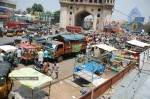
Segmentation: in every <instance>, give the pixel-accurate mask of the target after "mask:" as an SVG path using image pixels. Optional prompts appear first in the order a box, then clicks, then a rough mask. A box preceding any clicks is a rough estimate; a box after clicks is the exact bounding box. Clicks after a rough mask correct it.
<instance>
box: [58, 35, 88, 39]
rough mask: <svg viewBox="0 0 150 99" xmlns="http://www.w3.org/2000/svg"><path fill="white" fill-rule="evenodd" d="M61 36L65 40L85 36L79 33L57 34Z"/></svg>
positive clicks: (83, 37)
mask: <svg viewBox="0 0 150 99" xmlns="http://www.w3.org/2000/svg"><path fill="white" fill-rule="evenodd" d="M59 36H61V37H62V38H63V39H64V40H65V41H75V40H84V39H85V36H83V35H81V34H72V35H69V34H61V35H59Z"/></svg>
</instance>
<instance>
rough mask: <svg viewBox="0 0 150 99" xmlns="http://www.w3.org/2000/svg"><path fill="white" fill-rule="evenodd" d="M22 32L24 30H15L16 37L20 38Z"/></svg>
mask: <svg viewBox="0 0 150 99" xmlns="http://www.w3.org/2000/svg"><path fill="white" fill-rule="evenodd" d="M23 31H25V30H24V29H17V30H16V36H22V35H23Z"/></svg>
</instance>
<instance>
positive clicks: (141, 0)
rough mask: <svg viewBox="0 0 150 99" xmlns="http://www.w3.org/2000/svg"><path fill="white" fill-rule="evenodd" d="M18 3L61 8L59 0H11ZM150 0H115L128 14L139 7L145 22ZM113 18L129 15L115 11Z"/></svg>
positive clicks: (51, 10)
mask: <svg viewBox="0 0 150 99" xmlns="http://www.w3.org/2000/svg"><path fill="white" fill-rule="evenodd" d="M9 1H14V2H16V3H17V9H21V10H26V8H27V7H32V5H33V4H34V3H38V4H42V6H43V7H44V10H45V11H50V12H55V11H57V10H59V9H60V4H59V0H9ZM149 4H150V0H115V7H114V8H115V9H117V10H119V11H120V12H122V13H124V14H126V15H128V14H129V12H130V11H131V10H132V9H133V8H134V7H137V8H138V9H139V11H140V12H141V14H142V16H143V17H145V22H148V21H149V16H150V6H149ZM111 20H115V21H117V20H126V21H127V16H125V15H122V14H120V13H118V12H117V11H114V12H113V13H112V18H111Z"/></svg>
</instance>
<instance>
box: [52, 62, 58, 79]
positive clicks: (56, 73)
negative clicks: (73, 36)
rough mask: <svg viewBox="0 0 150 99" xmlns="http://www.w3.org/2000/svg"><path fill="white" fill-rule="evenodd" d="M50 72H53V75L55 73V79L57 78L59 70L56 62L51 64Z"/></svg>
mask: <svg viewBox="0 0 150 99" xmlns="http://www.w3.org/2000/svg"><path fill="white" fill-rule="evenodd" d="M52 72H54V73H55V75H56V78H55V79H57V78H58V72H59V66H58V64H57V63H56V62H55V63H54V64H53V66H52Z"/></svg>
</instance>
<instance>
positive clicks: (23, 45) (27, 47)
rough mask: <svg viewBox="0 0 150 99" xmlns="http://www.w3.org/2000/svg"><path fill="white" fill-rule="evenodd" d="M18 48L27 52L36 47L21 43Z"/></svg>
mask: <svg viewBox="0 0 150 99" xmlns="http://www.w3.org/2000/svg"><path fill="white" fill-rule="evenodd" d="M19 47H22V48H24V49H27V50H32V49H36V46H33V45H30V44H28V43H21V44H19Z"/></svg>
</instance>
